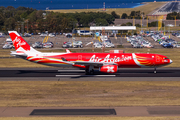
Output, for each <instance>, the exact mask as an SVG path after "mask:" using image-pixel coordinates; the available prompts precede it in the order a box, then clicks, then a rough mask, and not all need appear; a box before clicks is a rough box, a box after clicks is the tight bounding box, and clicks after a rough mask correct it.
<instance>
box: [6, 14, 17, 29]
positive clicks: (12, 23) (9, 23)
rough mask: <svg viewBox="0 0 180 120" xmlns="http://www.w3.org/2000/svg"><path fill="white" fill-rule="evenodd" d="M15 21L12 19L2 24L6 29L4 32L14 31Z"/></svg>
mask: <svg viewBox="0 0 180 120" xmlns="http://www.w3.org/2000/svg"><path fill="white" fill-rule="evenodd" d="M15 23H16V21H15V19H14V18H13V17H11V18H8V19H6V21H5V22H4V25H5V27H6V30H14V29H15Z"/></svg>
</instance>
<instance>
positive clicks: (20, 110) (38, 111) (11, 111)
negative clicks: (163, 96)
mask: <svg viewBox="0 0 180 120" xmlns="http://www.w3.org/2000/svg"><path fill="white" fill-rule="evenodd" d="M29 116H31V117H32V116H33V117H35V116H36V117H39V116H41V117H42V116H45V117H46V116H103V117H104V116H114V117H115V116H117V117H126V116H127V117H140V116H147V117H152V116H153V117H154V116H156V117H158V116H180V106H134V107H131V106H124V107H0V117H29Z"/></svg>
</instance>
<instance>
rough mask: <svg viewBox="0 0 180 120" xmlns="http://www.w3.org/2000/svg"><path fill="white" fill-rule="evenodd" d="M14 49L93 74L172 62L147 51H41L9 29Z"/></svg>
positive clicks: (28, 56) (31, 57)
mask: <svg viewBox="0 0 180 120" xmlns="http://www.w3.org/2000/svg"><path fill="white" fill-rule="evenodd" d="M9 34H10V37H11V39H12V41H13V44H14V47H15V49H16V51H12V53H11V55H13V56H18V57H21V58H23V59H26V60H28V61H31V62H35V63H39V64H43V65H48V66H56V67H59V66H72V67H78V68H83V69H85V71H86V73H87V74H93V73H94V69H95V68H99V71H100V72H105V73H116V72H117V71H118V68H142V67H153V68H155V70H156V67H161V66H165V65H168V64H170V63H172V60H170V59H169V58H167V57H166V56H163V55H159V54H148V53H71V52H70V51H69V50H66V53H42V52H39V51H37V50H35V49H33V48H32V47H31V46H30V45H29V44H28V43H27V42H26V41H25V40H24V39H23V38H22V37H21V36H20V35H19V34H18V33H17V32H16V31H9Z"/></svg>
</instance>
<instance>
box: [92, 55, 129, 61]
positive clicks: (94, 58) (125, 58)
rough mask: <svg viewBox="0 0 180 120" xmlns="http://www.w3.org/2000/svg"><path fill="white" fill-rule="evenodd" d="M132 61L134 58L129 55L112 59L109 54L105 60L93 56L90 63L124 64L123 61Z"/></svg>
mask: <svg viewBox="0 0 180 120" xmlns="http://www.w3.org/2000/svg"><path fill="white" fill-rule="evenodd" d="M131 59H132V56H129V55H121V56H120V57H119V56H118V57H117V56H114V57H110V54H108V55H107V56H106V57H105V58H102V57H101V58H100V57H98V56H96V55H93V56H92V57H91V58H90V59H89V61H90V62H113V63H116V62H123V61H129V60H131Z"/></svg>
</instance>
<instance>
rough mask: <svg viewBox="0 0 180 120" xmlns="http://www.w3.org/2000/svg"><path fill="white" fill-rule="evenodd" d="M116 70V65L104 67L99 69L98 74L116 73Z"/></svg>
mask: <svg viewBox="0 0 180 120" xmlns="http://www.w3.org/2000/svg"><path fill="white" fill-rule="evenodd" d="M117 70H118V66H117V65H105V66H102V67H100V68H99V71H100V72H105V73H116V72H117Z"/></svg>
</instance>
